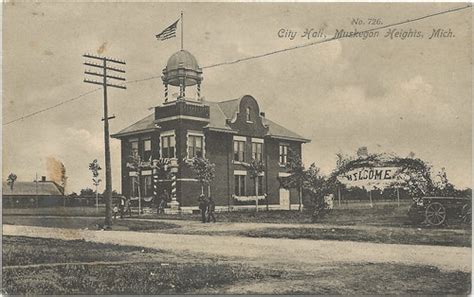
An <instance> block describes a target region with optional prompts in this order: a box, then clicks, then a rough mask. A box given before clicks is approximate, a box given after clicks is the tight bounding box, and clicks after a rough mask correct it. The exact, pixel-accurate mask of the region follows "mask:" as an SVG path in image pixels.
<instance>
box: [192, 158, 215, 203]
mask: <svg viewBox="0 0 474 297" xmlns="http://www.w3.org/2000/svg"><path fill="white" fill-rule="evenodd" d="M190 165H191V168H192V169H193V172H194V175H195V176H196V179H197V180H198V181H199V183H200V184H201V194H203V195H204V187H205V186H207V192H208V195H209V196H211V182H212V181H213V180H214V178H215V173H216V168H215V167H216V164H214V163H211V162H210V161H209V160H208V159H205V158H203V157H202V156H199V155H198V156H196V157H194V158H192V159H191V163H190Z"/></svg>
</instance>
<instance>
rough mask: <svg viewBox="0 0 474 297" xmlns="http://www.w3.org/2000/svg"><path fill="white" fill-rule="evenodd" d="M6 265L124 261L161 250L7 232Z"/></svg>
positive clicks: (4, 259)
mask: <svg viewBox="0 0 474 297" xmlns="http://www.w3.org/2000/svg"><path fill="white" fill-rule="evenodd" d="M2 240H3V242H2V244H3V250H2V252H3V266H17V265H30V264H41V263H74V262H95V261H122V260H124V259H130V258H135V257H136V256H137V255H138V256H140V257H143V256H145V255H146V256H148V255H155V254H159V253H160V251H159V250H154V249H147V248H141V247H134V246H121V245H115V244H102V243H94V242H86V241H84V240H67V241H66V240H58V239H49V238H30V237H24V236H3V237H2Z"/></svg>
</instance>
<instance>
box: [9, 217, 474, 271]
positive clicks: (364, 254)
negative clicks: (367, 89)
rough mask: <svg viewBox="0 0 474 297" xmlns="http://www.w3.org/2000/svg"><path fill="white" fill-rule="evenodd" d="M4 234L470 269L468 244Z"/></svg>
mask: <svg viewBox="0 0 474 297" xmlns="http://www.w3.org/2000/svg"><path fill="white" fill-rule="evenodd" d="M3 234H4V235H20V236H29V237H43V238H57V239H66V240H72V239H85V240H87V241H93V242H101V243H113V244H122V245H132V246H141V247H146V248H158V249H162V250H169V251H172V252H176V253H200V254H203V255H205V256H207V257H209V256H211V257H214V258H215V259H216V260H219V259H222V260H224V259H226V258H227V259H228V258H229V257H230V258H232V259H235V260H239V261H242V262H248V263H251V264H256V265H262V266H267V267H268V266H281V265H284V266H291V267H295V268H296V267H302V266H306V265H309V266H317V265H322V264H324V265H327V264H332V265H334V264H337V263H368V262H370V263H402V264H420V265H432V266H437V267H439V268H440V269H443V270H451V271H453V270H460V271H464V272H471V248H462V247H445V246H426V245H423V246H422V245H401V244H377V243H365V242H347V241H327V240H318V241H315V240H304V239H298V240H293V239H271V238H246V237H237V236H208V235H183V234H165V233H153V234H151V233H141V232H130V231H91V230H73V229H60V228H45V227H33V226H17V225H3Z"/></svg>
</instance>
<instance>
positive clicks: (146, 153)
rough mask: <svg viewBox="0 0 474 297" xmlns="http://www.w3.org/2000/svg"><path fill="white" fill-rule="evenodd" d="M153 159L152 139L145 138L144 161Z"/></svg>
mask: <svg viewBox="0 0 474 297" xmlns="http://www.w3.org/2000/svg"><path fill="white" fill-rule="evenodd" d="M150 159H151V139H145V140H143V161H150Z"/></svg>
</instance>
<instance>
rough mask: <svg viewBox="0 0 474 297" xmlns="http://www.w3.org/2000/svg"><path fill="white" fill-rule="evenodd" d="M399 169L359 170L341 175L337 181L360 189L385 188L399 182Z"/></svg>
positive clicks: (374, 168) (373, 168) (377, 168)
mask: <svg viewBox="0 0 474 297" xmlns="http://www.w3.org/2000/svg"><path fill="white" fill-rule="evenodd" d="M399 169H400V168H398V167H372V168H357V169H353V170H350V171H348V172H346V173H345V174H342V175H339V176H338V177H337V179H338V180H339V181H340V182H341V183H343V184H345V185H347V186H349V187H360V188H385V187H387V186H390V185H392V184H394V183H395V182H397V172H399Z"/></svg>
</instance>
